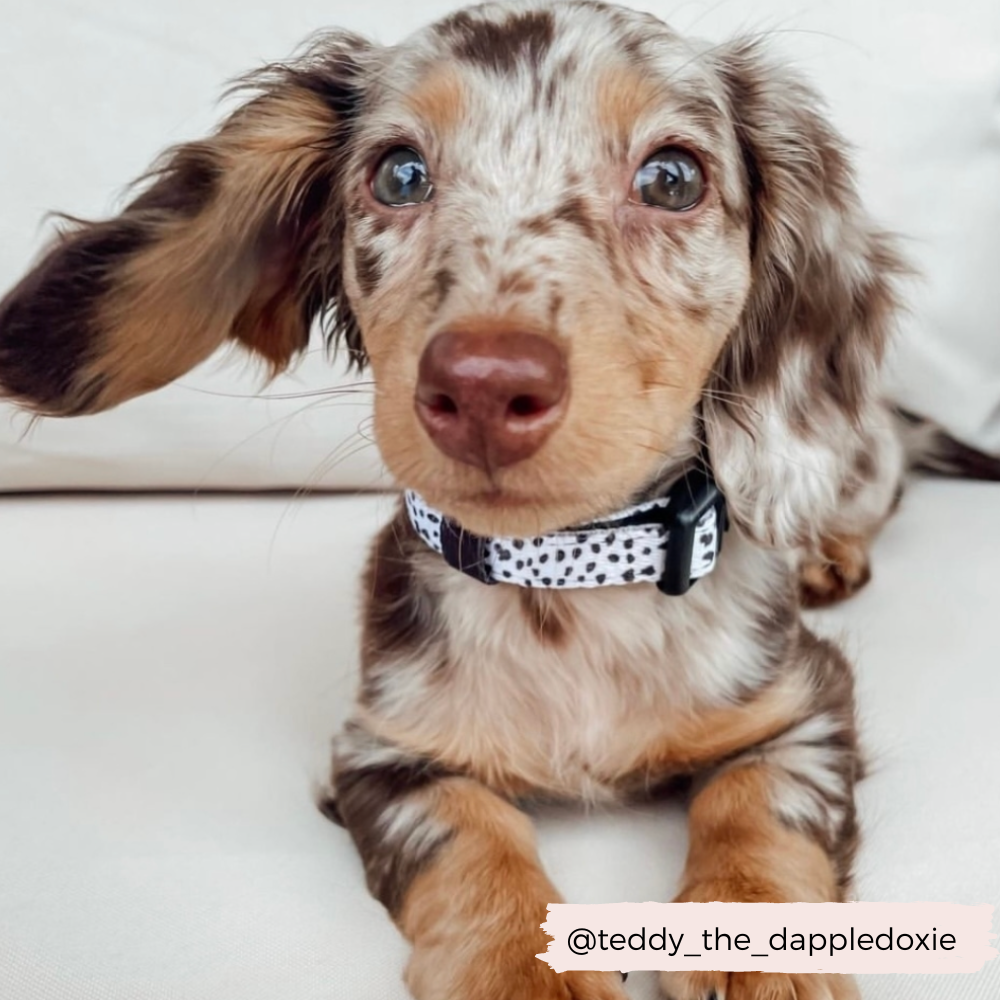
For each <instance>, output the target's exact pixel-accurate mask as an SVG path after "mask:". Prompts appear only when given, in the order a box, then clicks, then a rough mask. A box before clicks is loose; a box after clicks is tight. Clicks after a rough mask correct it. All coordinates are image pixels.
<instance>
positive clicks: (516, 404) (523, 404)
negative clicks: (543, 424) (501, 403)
mask: <svg viewBox="0 0 1000 1000" xmlns="http://www.w3.org/2000/svg"><path fill="white" fill-rule="evenodd" d="M547 409H549V407H548V406H546V405H545V403H543V402H542V400H540V399H539V398H538V397H537V396H515V397H514V398H513V399H512V400H511V401H510V402H509V403H508V404H507V413H508V415H509V416H512V417H535V416H538V414H539V413H544V412H545V411H546V410H547Z"/></svg>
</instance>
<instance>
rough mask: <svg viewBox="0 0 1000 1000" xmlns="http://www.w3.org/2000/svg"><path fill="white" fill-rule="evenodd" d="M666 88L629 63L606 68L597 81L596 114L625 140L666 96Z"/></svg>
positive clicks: (617, 137) (614, 133)
mask: <svg viewBox="0 0 1000 1000" xmlns="http://www.w3.org/2000/svg"><path fill="white" fill-rule="evenodd" d="M664 94H665V91H664V87H663V85H662V84H657V83H656V82H654V81H653V80H651V79H650V78H649V77H647V76H642V75H640V74H639V73H637V72H636V71H635V70H633V69H631V68H630V67H628V66H617V67H615V68H613V69H609V70H606V71H605V72H604V74H603V75H602V76H601V78H600V80H599V81H598V83H597V116H598V120H599V121H600V123H601V125H602V126H603V127H604V128H606V129H607V130H608V131H609V132H611V133H612V134H613V135H614V136H615V138H616V139H619V138H620V139H626V140H627V138H628V135H629V133H630V132H631V130H632V126H633V124H634V122H635V121H636V119H638V118H640V117H641V116H642V115H644V114H645V113H646V112H647V111H649V109H650V108H651V107H655V106H656V104H658V103H659V102H661V101H662V100H663V98H664Z"/></svg>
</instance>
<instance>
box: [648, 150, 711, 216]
mask: <svg viewBox="0 0 1000 1000" xmlns="http://www.w3.org/2000/svg"><path fill="white" fill-rule="evenodd" d="M704 193H705V175H704V174H703V173H702V169H701V164H699V163H698V161H697V160H696V159H695V158H694V157H693V156H692V155H691V154H690V153H688V152H686V151H685V150H683V149H680V148H678V147H677V146H667V147H666V148H665V149H661V150H658V151H657V152H655V153H654V154H653V155H652V156H651V157H650V158H649V159H648V160H646V162H645V163H644V164H643V165H642V166H641V167H640V168H639V172H638V173H637V174H636V175H635V180H634V181H633V182H632V198H633V201H639V202H642V204H644V205H652V206H653V207H655V208H665V209H667V210H668V211H670V212H685V211H687V210H688V209H689V208H694V207H695V205H697V204H698V202H700V201H701V199H702V196H703V195H704Z"/></svg>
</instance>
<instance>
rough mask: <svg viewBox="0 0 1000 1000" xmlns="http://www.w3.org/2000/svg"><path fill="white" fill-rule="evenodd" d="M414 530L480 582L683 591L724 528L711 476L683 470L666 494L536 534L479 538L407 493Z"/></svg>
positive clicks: (715, 551) (706, 563) (709, 566)
mask: <svg viewBox="0 0 1000 1000" xmlns="http://www.w3.org/2000/svg"><path fill="white" fill-rule="evenodd" d="M405 500H406V512H407V514H408V516H409V519H410V523H411V524H412V525H413V528H414V530H415V531H416V532H417V534H418V535H419V536H420V537H421V538H422V539H423V541H424V542H426V543H427V545H428V546H430V548H432V549H433V550H434V551H435V552H440V553H441V555H442V556H444V558H445V560H446V561H447V562H448V564H449V565H450V566H452V567H454V568H455V569H458V570H461V571H462V572H463V573H466V574H467V575H469V576H471V577H473V578H475V579H477V580H479V581H480V582H481V583H487V584H496V583H505V584H512V585H514V586H518V587H537V588H545V589H551V590H557V589H558V590H574V589H577V588H592V587H610V586H620V585H624V584H630V583H655V584H656V585H657V586H658V587H659V588H660V590H662V591H663V592H664V593H667V594H683V593H685V592H686V591H687V590H688V589H689V588H690V586H691V584H692V583H694V582H695V581H696V580H700V579H701V578H702V577H703V576H706V575H707V574H708V573H711V572H712V570H713V569H714V568H715V564H716V561H717V559H718V557H719V553H720V551H721V549H722V536H723V533H724V532H725V530H726V529H727V528H728V526H729V525H728V519H727V517H726V507H725V500H724V499H723V497H722V494H721V493H719V491H718V488H717V487H716V485H715V483H714V481H713V480H712V479H711V477H709V476H706V475H704V474H702V473H690V474H689V475H688V476H687V477H685V478H684V479H682V480H680V481H679V482H678V484H677V485H675V486H674V488H673V489H671V491H670V493H669V494H668V495H667V496H665V497H661V498H659V499H656V500H652V501H650V502H648V503H643V504H638V505H636V506H634V507H627V508H625V509H624V510H620V511H618V512H617V513H615V514H613V515H611V516H610V517H607V518H605V519H603V520H601V521H599V522H594V523H592V524H586V525H582V526H580V527H576V528H567V529H565V530H563V531H554V532H551V533H549V534H546V535H539V536H538V537H536V538H483V537H481V536H479V535H474V534H472V533H471V532H468V531H465V530H464V529H463V528H461V527H460V526H459V525H458V524H456V523H455V522H454V521H451V520H450V519H448V518H446V517H445V516H444V515H443V514H442V513H441V512H440V511H438V510H435V509H434V508H433V507H431V506H430V505H429V504H428V503H427V502H426V501H425V500H424V499H423V497H421V496H420V495H419V494H418V493H414V492H412V491H407V493H406V495H405Z"/></svg>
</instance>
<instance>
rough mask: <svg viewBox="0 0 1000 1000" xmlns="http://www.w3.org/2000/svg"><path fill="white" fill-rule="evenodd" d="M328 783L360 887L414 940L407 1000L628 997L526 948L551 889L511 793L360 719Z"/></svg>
mask: <svg viewBox="0 0 1000 1000" xmlns="http://www.w3.org/2000/svg"><path fill="white" fill-rule="evenodd" d="M334 787H335V790H336V791H335V794H336V808H337V812H338V813H339V815H340V818H341V819H342V821H343V823H344V825H345V826H346V827H347V829H348V830H349V831H350V833H351V836H352V837H353V839H354V842H355V844H356V845H357V847H358V849H359V851H360V852H361V857H362V860H363V862H364V866H365V872H366V874H367V878H368V884H369V887H370V889H371V891H372V893H373V895H375V896H376V898H378V899H379V900H380V901H381V902H382V903H383V904H384V905H385V906H386V908H387V909H388V910H389V912H390V913H391V915H392V916H393V919H394V920H395V921H396V923H397V924H398V926H399V927H400V929H401V930H402V931H403V933H404V934H405V935H406V937H407V938H408V939H409V940H410V942H411V943H412V945H413V952H412V955H411V958H410V962H409V965H408V967H407V970H406V982H407V985H408V986H409V988H410V990H411V992H412V993H413V995H414V996H415V997H416V998H417V1000H626V995H625V994H624V993H623V992H622V990H621V987H620V985H619V981H620V978H621V977H620V975H619V974H618V973H596V972H567V973H564V974H563V975H556V974H555V973H553V972H552V971H551V969H550V968H549V967H548V965H546V964H545V963H543V962H542V961H540V960H539V959H537V958H536V957H535V955H536V954H539V953H540V952H543V951H545V950H546V949H547V947H548V941H549V939H548V937H547V936H546V935H545V934H544V933H543V932H542V930H541V928H540V926H539V925H540V924H541V923H543V922H544V920H545V919H546V914H547V906H548V904H549V903H553V902H558V901H559V896H558V893H557V892H556V890H555V889H554V888H553V886H552V884H551V882H549V880H548V878H547V877H546V875H545V873H544V872H543V871H542V869H541V866H540V864H539V860H538V855H537V852H536V849H535V838H534V831H533V829H532V826H531V823H530V821H529V820H528V818H527V816H525V815H524V814H523V813H522V812H521V811H520V810H518V809H517V808H515V807H514V806H513V805H512V804H511V803H510V802H508V801H507V800H505V799H503V798H501V797H500V796H498V795H496V794H494V793H493V792H491V791H490V790H489V789H487V788H486V787H485V786H483V785H482V784H480V783H479V782H477V781H475V780H473V779H471V778H467V777H463V776H461V775H455V774H449V773H447V772H445V771H444V770H442V769H439V768H437V767H436V766H435V765H434V764H433V763H432V762H430V761H427V760H425V759H420V758H418V757H415V756H412V755H409V754H407V753H406V752H405V751H403V750H401V749H398V748H395V747H392V746H390V745H388V744H382V743H379V742H378V741H377V740H376V739H375V738H374V737H372V736H370V735H369V734H367V733H366V732H365V731H364V730H363V729H361V728H360V727H348V730H347V732H346V733H345V735H344V737H343V738H342V739H341V740H340V741H339V743H338V748H337V752H336V757H335V762H334Z"/></svg>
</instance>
